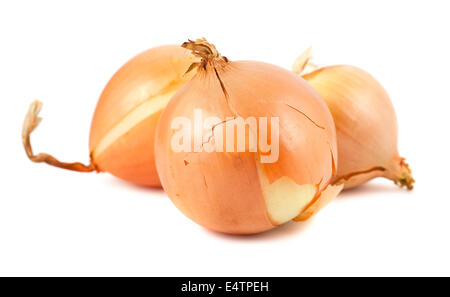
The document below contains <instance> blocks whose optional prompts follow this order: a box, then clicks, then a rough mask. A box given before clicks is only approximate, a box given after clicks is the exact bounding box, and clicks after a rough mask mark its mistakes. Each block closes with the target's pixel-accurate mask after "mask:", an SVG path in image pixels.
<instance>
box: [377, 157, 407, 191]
mask: <svg viewBox="0 0 450 297" xmlns="http://www.w3.org/2000/svg"><path fill="white" fill-rule="evenodd" d="M384 177H386V178H388V179H390V180H392V181H393V182H394V183H395V184H396V185H398V186H399V187H400V188H403V187H406V188H407V189H408V190H412V189H413V188H414V182H415V180H414V178H413V176H412V171H411V168H410V167H409V164H408V163H406V162H405V158H401V157H396V158H394V160H393V161H392V162H391V164H390V166H389V167H388V168H387V170H386V171H385V173H384Z"/></svg>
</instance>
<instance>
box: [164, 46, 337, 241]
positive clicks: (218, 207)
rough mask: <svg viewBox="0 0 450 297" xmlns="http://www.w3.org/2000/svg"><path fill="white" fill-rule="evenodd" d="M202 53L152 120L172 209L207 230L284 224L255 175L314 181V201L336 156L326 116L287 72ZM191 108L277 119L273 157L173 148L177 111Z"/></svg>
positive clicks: (247, 230) (244, 230)
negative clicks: (262, 159) (269, 160)
mask: <svg viewBox="0 0 450 297" xmlns="http://www.w3.org/2000/svg"><path fill="white" fill-rule="evenodd" d="M214 50H215V48H214ZM207 54H208V58H203V60H202V64H201V65H200V66H199V67H198V70H197V74H196V75H195V76H194V77H193V78H192V79H191V81H189V82H188V83H187V84H186V85H185V86H183V88H181V89H180V90H179V91H178V92H177V94H176V95H175V96H174V98H173V99H172V100H171V101H170V103H169V104H168V106H167V107H166V108H165V110H164V112H163V114H162V116H161V119H160V121H159V124H158V128H157V133H156V145H155V155H156V164H157V168H158V174H159V177H160V180H161V183H162V185H163V188H164V190H165V191H166V193H167V194H168V195H169V197H170V199H171V200H172V201H173V203H174V204H175V205H176V206H177V208H178V209H179V210H181V211H182V212H183V213H184V214H185V215H186V216H187V217H189V218H190V219H192V220H193V221H195V222H196V223H198V224H200V225H202V226H204V227H206V228H208V229H211V230H214V231H218V232H224V233H231V234H253V233H258V232H263V231H266V230H269V229H272V228H274V227H276V226H278V225H280V224H282V223H283V222H276V221H274V218H273V217H271V213H269V211H268V209H267V205H266V203H265V197H264V193H263V188H262V185H261V180H260V178H259V174H261V172H263V174H265V176H266V177H267V179H268V180H269V183H270V184H273V183H275V182H276V181H277V180H279V179H280V178H282V177H288V178H289V179H290V180H292V181H294V182H295V184H297V185H305V184H313V185H316V186H317V189H318V192H317V194H316V195H315V197H314V199H319V198H320V194H321V192H322V191H323V190H324V189H325V188H326V187H327V185H328V182H329V180H330V179H331V177H332V174H333V168H334V167H335V165H336V164H335V162H336V160H337V150H336V135H335V128H334V123H333V119H332V116H331V114H330V113H329V111H328V109H327V107H326V105H325V104H324V102H323V101H322V100H321V98H320V96H319V95H318V94H317V93H316V92H315V91H314V89H313V88H312V87H310V86H309V85H308V84H307V83H306V82H305V81H304V80H303V79H300V78H298V77H297V76H295V75H294V74H292V73H291V72H289V71H286V70H284V69H281V68H279V67H277V66H274V65H270V64H265V63H260V62H253V61H238V62H231V61H228V59H226V58H223V57H221V56H218V53H217V54H216V53H215V52H214V51H211V53H210V52H208V53H207ZM214 55H215V58H211V57H210V56H214ZM194 109H201V110H202V111H203V113H204V117H207V116H215V117H218V118H219V119H221V120H223V121H226V118H227V117H238V116H240V117H242V118H244V119H246V118H248V117H250V116H252V117H279V120H280V133H279V135H280V139H279V141H280V143H279V144H280V148H279V151H280V153H279V159H278V161H276V162H275V163H265V164H260V163H259V161H258V158H259V155H260V154H261V152H260V151H258V152H256V153H255V152H249V151H247V150H246V151H245V152H209V153H207V152H174V151H173V150H172V148H171V137H172V136H173V135H174V133H175V132H174V130H172V129H171V122H172V120H173V119H174V118H177V117H186V118H188V119H190V121H191V122H193V121H194V119H193V114H194V112H193V111H194ZM319 126H320V127H319ZM222 127H223V126H222ZM299 129H300V130H301V133H299ZM204 133H205V132H204ZM206 135H207V134H204V135H203V136H204V138H206ZM235 137H236V135H235ZM193 141H194V137H193V136H192V138H191V142H193ZM258 168H262V169H261V170H260V169H258ZM259 170H260V171H259ZM311 203H312V201H311ZM307 208H308V206H306V207H305V208H304V209H307ZM302 211H303V210H302ZM294 217H295V216H294Z"/></svg>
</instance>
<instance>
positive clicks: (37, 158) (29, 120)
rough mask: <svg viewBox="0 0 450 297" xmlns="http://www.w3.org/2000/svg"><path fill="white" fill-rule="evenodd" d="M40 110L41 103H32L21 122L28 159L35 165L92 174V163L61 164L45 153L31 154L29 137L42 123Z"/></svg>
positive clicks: (94, 169) (93, 166) (93, 169)
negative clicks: (39, 164) (40, 164)
mask: <svg viewBox="0 0 450 297" xmlns="http://www.w3.org/2000/svg"><path fill="white" fill-rule="evenodd" d="M41 109H42V102H40V101H33V102H32V103H31V104H30V107H29V109H28V112H27V115H26V116H25V120H24V122H23V127H22V142H23V147H24V148H25V152H26V153H27V156H28V158H29V159H30V160H31V161H33V162H36V163H47V164H48V165H51V166H55V167H59V168H63V169H68V170H73V171H79V172H92V171H96V167H95V165H94V164H92V162H90V163H89V165H84V164H82V163H79V162H74V163H65V162H61V161H59V160H58V159H56V158H55V157H53V156H51V155H49V154H45V153H39V154H37V155H35V154H33V149H32V147H31V142H30V135H31V133H32V132H33V131H34V130H35V129H36V127H37V126H38V125H39V123H40V122H41V121H42V118H40V117H39V112H40V111H41Z"/></svg>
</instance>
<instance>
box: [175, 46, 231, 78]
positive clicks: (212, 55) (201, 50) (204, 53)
mask: <svg viewBox="0 0 450 297" xmlns="http://www.w3.org/2000/svg"><path fill="white" fill-rule="evenodd" d="M181 46H182V47H184V48H185V49H188V50H190V51H192V54H193V55H194V56H196V57H199V58H201V61H200V62H196V63H192V64H191V66H190V67H189V69H188V70H187V71H186V73H188V72H190V71H191V70H193V69H195V68H197V67H202V68H206V65H207V64H208V63H210V62H219V61H221V62H228V59H227V58H226V57H224V56H222V55H221V54H220V53H219V51H218V50H217V49H216V47H215V46H214V44H212V43H209V42H208V41H207V40H206V39H205V38H200V39H196V40H188V41H187V42H184V43H183V44H182V45H181Z"/></svg>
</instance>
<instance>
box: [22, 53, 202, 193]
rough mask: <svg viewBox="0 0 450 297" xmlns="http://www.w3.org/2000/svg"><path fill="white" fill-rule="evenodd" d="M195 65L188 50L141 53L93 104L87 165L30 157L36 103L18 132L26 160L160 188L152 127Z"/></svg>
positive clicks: (50, 158) (37, 104)
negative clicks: (27, 158)
mask: <svg viewBox="0 0 450 297" xmlns="http://www.w3.org/2000/svg"><path fill="white" fill-rule="evenodd" d="M196 61H198V59H197V58H195V57H194V56H193V55H191V54H190V52H189V51H188V50H186V49H184V48H182V47H180V46H175V45H168V46H160V47H155V48H152V49H150V50H147V51H145V52H143V53H141V54H139V55H137V56H136V57H134V58H133V59H131V60H130V61H128V62H127V63H126V64H125V65H123V66H122V67H121V68H120V69H119V70H118V71H117V72H116V73H115V74H114V76H113V77H112V78H111V79H110V81H109V82H108V84H107V85H106V87H105V89H104V90H103V92H102V94H101V96H100V99H99V101H98V104H97V107H96V110H95V114H94V117H93V119H92V125H91V132H90V139H89V149H90V164H89V165H83V164H81V163H78V162H76V163H65V162H60V161H58V160H57V159H56V158H54V157H53V156H51V155H49V154H42V153H41V154H38V155H34V154H33V150H32V147H31V143H30V134H31V133H32V132H33V130H34V129H35V128H36V127H37V125H38V124H39V122H40V120H41V119H40V118H39V117H38V114H39V111H40V110H41V108H42V103H40V102H38V101H35V102H33V103H32V104H31V106H30V108H29V111H28V114H27V116H26V118H25V121H24V125H23V130H22V140H23V145H24V148H25V151H26V153H27V156H28V157H29V158H30V160H32V161H34V162H44V163H47V164H49V165H52V166H56V167H60V168H64V169H69V170H74V171H80V172H91V171H97V172H102V171H106V172H109V173H111V174H113V175H115V176H117V177H119V178H121V179H124V180H126V181H129V182H133V183H136V184H141V185H147V186H160V182H159V178H158V175H157V173H156V167H155V160H154V149H153V147H154V134H155V131H156V124H157V122H158V120H159V117H160V115H161V111H162V110H163V109H164V107H165V106H166V105H167V103H168V102H169V100H170V99H171V98H172V96H173V95H174V94H175V93H176V91H178V89H179V88H180V87H181V86H183V85H184V84H185V83H186V82H187V81H188V80H189V79H190V78H191V77H192V76H193V74H194V73H195V71H193V72H191V73H189V74H186V71H187V70H188V69H189V66H190V65H192V63H195V62H196ZM185 74H186V75H185Z"/></svg>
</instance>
